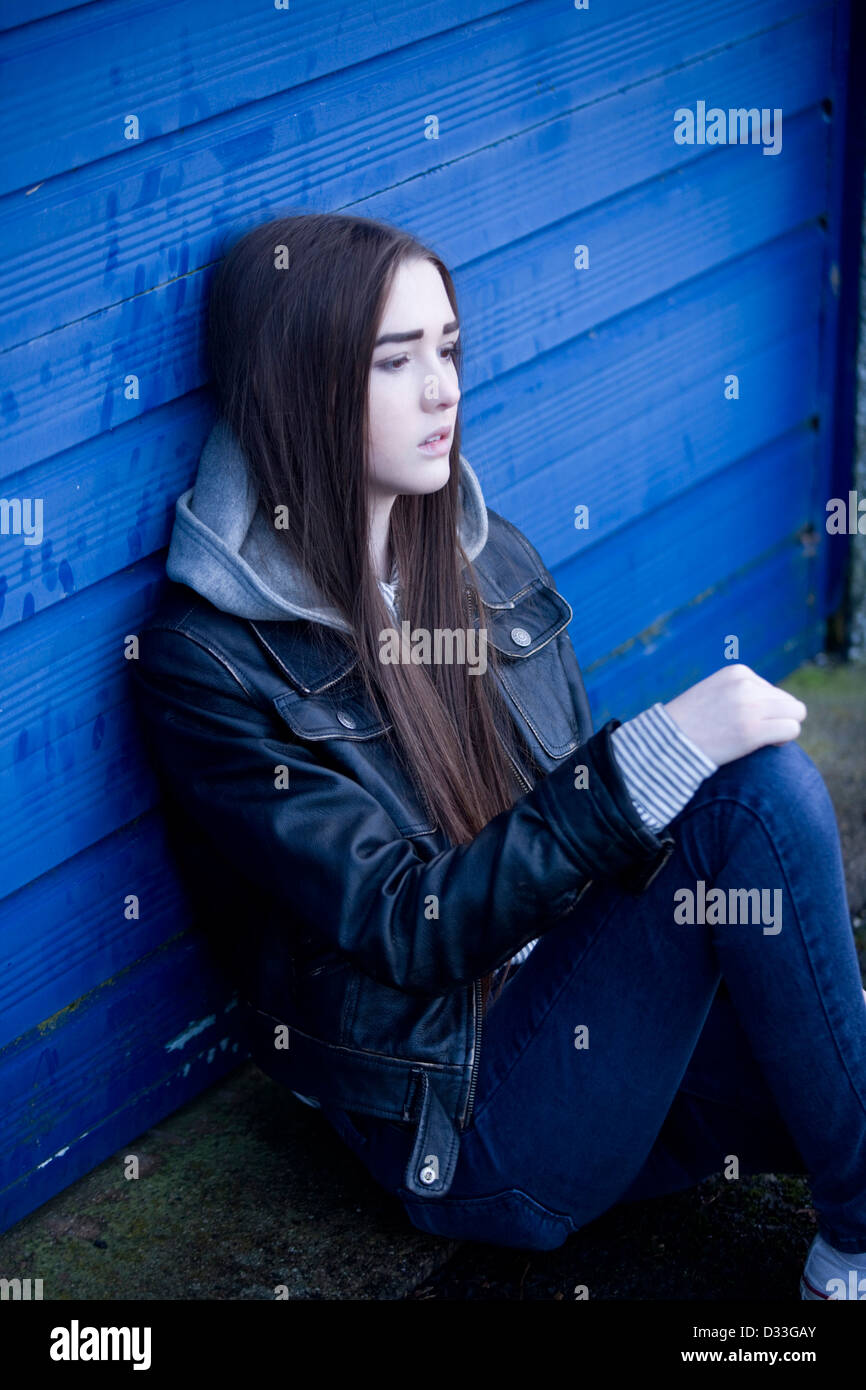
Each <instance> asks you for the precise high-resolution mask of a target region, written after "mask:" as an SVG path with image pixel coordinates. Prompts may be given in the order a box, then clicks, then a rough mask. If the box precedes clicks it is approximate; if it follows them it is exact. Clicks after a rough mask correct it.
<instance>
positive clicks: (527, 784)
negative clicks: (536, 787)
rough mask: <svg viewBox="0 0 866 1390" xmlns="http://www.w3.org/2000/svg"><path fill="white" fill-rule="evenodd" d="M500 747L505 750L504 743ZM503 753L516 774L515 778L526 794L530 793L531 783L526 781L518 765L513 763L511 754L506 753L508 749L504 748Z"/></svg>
mask: <svg viewBox="0 0 866 1390" xmlns="http://www.w3.org/2000/svg"><path fill="white" fill-rule="evenodd" d="M502 746H503V748H505V744H504V743H503V745H502ZM505 752H506V753H507V754H508V759H509V761H510V763H511V766H512V767H513V768H514V771H515V772H516V773H517V776H518V777H519V779H520V781H521V782H522V783H523V785H524V787H525V788H526V790H527V791H528V792H531V791H532V783H531V782H530V781H529V780H528V779H527V777H526V775H525V774H524V773H523V772H522V771H521V769H520V767H519V766H518V764H517V763H516V762H515V760H514V758H512V756H511V754H510V753H509V752H508V749H507V748H505Z"/></svg>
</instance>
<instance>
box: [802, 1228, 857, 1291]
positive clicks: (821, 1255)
mask: <svg viewBox="0 0 866 1390" xmlns="http://www.w3.org/2000/svg"><path fill="white" fill-rule="evenodd" d="M800 1297H801V1298H807V1299H815V1300H817V1299H830V1300H837V1299H857V1300H860V1301H863V1300H866V1250H859V1251H857V1252H856V1254H846V1252H845V1251H844V1250H837V1249H836V1247H835V1246H833V1245H829V1244H828V1242H827V1241H826V1240H825V1239H824V1237H823V1236H816V1237H815V1239H814V1240H813V1241H812V1244H811V1245H810V1247H809V1253H808V1255H807V1256H806V1264H805V1267H804V1269H803V1273H802V1275H801V1277H800Z"/></svg>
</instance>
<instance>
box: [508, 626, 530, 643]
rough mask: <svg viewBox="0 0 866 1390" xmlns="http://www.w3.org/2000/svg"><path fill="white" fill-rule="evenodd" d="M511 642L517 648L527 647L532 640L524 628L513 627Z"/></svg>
mask: <svg viewBox="0 0 866 1390" xmlns="http://www.w3.org/2000/svg"><path fill="white" fill-rule="evenodd" d="M511 640H512V642H516V643H517V645H518V647H528V646H529V644H530V642H531V641H532V638H531V637H530V635H529V633H528V632H527V631H526V628H525V627H513V628H512V629H511Z"/></svg>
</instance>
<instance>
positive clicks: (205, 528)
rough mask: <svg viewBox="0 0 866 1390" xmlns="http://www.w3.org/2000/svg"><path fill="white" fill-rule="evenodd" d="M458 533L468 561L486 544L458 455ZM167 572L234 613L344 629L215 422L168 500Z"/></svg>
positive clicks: (470, 478) (481, 509)
mask: <svg viewBox="0 0 866 1390" xmlns="http://www.w3.org/2000/svg"><path fill="white" fill-rule="evenodd" d="M458 531H459V536H460V543H461V545H462V546H463V549H464V550H465V552H466V554H467V556H468V557H469V559H470V560H474V559H475V557H476V555H478V554H479V553H480V551H481V550H483V549H484V546H485V544H486V542H487V507H486V505H485V502H484V496H483V493H482V491H481V484H480V483H479V481H478V478H477V477H476V475H475V473H474V472H473V470H472V469H471V468H470V466H469V464H468V463H467V462H466V459H465V458H464V457H463V455H462V454H461V455H460V516H459V519H458ZM166 573H167V574H168V576H169V578H170V579H174V580H176V581H177V582H178V583H180V584H187V585H188V586H189V587H190V588H191V589H194V590H195V591H196V593H198V594H201V595H202V597H203V598H206V599H208V600H209V601H210V602H211V603H213V604H214V605H215V606H216V607H217V608H220V609H222V610H223V611H224V612H226V613H233V614H235V616H236V617H238V618H254V619H260V620H269V621H272V620H274V619H280V618H307V619H309V620H310V621H312V622H319V623H325V624H327V625H328V626H329V627H335V628H338V629H340V631H342V632H349V631H350V630H351V629H350V627H349V624H348V623H347V622H346V621H345V619H344V618H343V616H342V614H341V613H339V612H338V610H337V609H336V608H333V607H332V606H331V605H330V604H328V603H326V602H325V599H324V597H323V595H322V594H321V592H320V591H319V589H318V588H317V586H315V585H314V584H313V582H312V580H311V579H310V577H309V575H307V574H306V573H305V571H303V570H302V569H301V567H300V565H299V564H298V563H297V562H296V561H295V560H294V559H293V558H292V557H291V556H290V555H289V554H288V553H287V551H286V549H285V546H284V545H282V544H281V543H280V540H279V538H278V536H277V534H276V531H275V529H274V526H273V522H272V520H271V518H270V517H269V516H268V514H267V513H266V511H265V509H264V507H263V506H262V504H261V502H260V501H258V500H257V498H256V493H255V488H254V485H253V482H252V479H251V477H250V471H249V465H248V462H247V458H246V455H245V454H244V452H243V450H242V449H241V447H240V444H239V443H238V440H237V437H236V435H235V434H234V431H232V430H231V429H230V428H229V426H228V425H227V424H226V422H225V421H224V420H222V419H219V420H217V422H216V424H215V425H214V426H213V428H212V429H211V432H210V434H209V435H208V437H207V440H206V441H205V445H204V448H203V449H202V453H201V457H200V459H199V465H198V472H197V473H196V479H195V484H194V486H193V487H191V488H188V489H187V491H186V492H184V493H182V494H181V496H180V497H179V498H178V499H177V502H176V504H175V520H174V526H173V528H172V533H171V541H170V544H169V548H168V557H167V560H166ZM392 577H393V576H392Z"/></svg>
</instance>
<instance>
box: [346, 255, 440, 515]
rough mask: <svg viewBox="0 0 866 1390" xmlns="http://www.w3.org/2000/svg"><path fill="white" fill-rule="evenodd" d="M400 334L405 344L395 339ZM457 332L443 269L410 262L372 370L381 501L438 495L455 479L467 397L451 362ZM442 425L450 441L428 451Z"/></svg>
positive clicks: (375, 482) (373, 459)
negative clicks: (455, 451) (457, 435)
mask: <svg viewBox="0 0 866 1390" xmlns="http://www.w3.org/2000/svg"><path fill="white" fill-rule="evenodd" d="M395 335H399V339H400V340H399V341H394V336H395ZM457 337H458V331H457V325H456V322H455V319H454V311H453V309H452V308H451V302H450V300H449V298H448V295H447V294H446V293H445V286H444V285H443V283H442V277H441V276H440V274H439V271H438V270H437V269H436V267H435V266H434V265H432V264H431V262H430V261H425V260H416V261H408V262H407V261H403V262H402V263H401V264H400V265H399V266H398V268H397V272H396V274H395V276H394V281H393V284H392V286H391V293H390V295H389V297H388V301H387V303H386V305H385V311H384V314H383V316H382V322H381V324H380V326H379V333H378V335H377V345H376V347H375V348H374V350H373V360H372V365H371V368H370V380H369V396H368V401H369V405H368V409H369V427H370V444H369V459H370V465H369V468H370V471H369V478H370V487H371V491H372V493H373V495H374V496H375V497H376V498H377V499H380V500H381V499H384V498H388V497H390V498H393V497H396V496H399V495H400V494H401V493H427V492H437V491H438V490H439V488H441V487H444V486H445V484H446V483H447V481H448V474H449V459H448V456H449V452H450V447H451V440H452V438H453V430H454V422H455V420H456V418H457V402H458V401H459V400H460V390H459V387H458V385H457V369H456V367H455V365H454V363H453V361H452V360H451V357H452V352H453V346H454V344H455V343H456V342H457ZM383 338H388V339H390V341H388V342H382V341H381V339H383ZM436 430H444V431H446V436H445V438H444V439H443V440H442V441H441V443H440V444H438V445H436V446H432V447H431V446H428V447H427V448H422V447H421V445H422V442H423V441H424V440H425V439H426V438H427V437H428V435H430V434H432V433H433V432H434V431H436Z"/></svg>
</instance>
